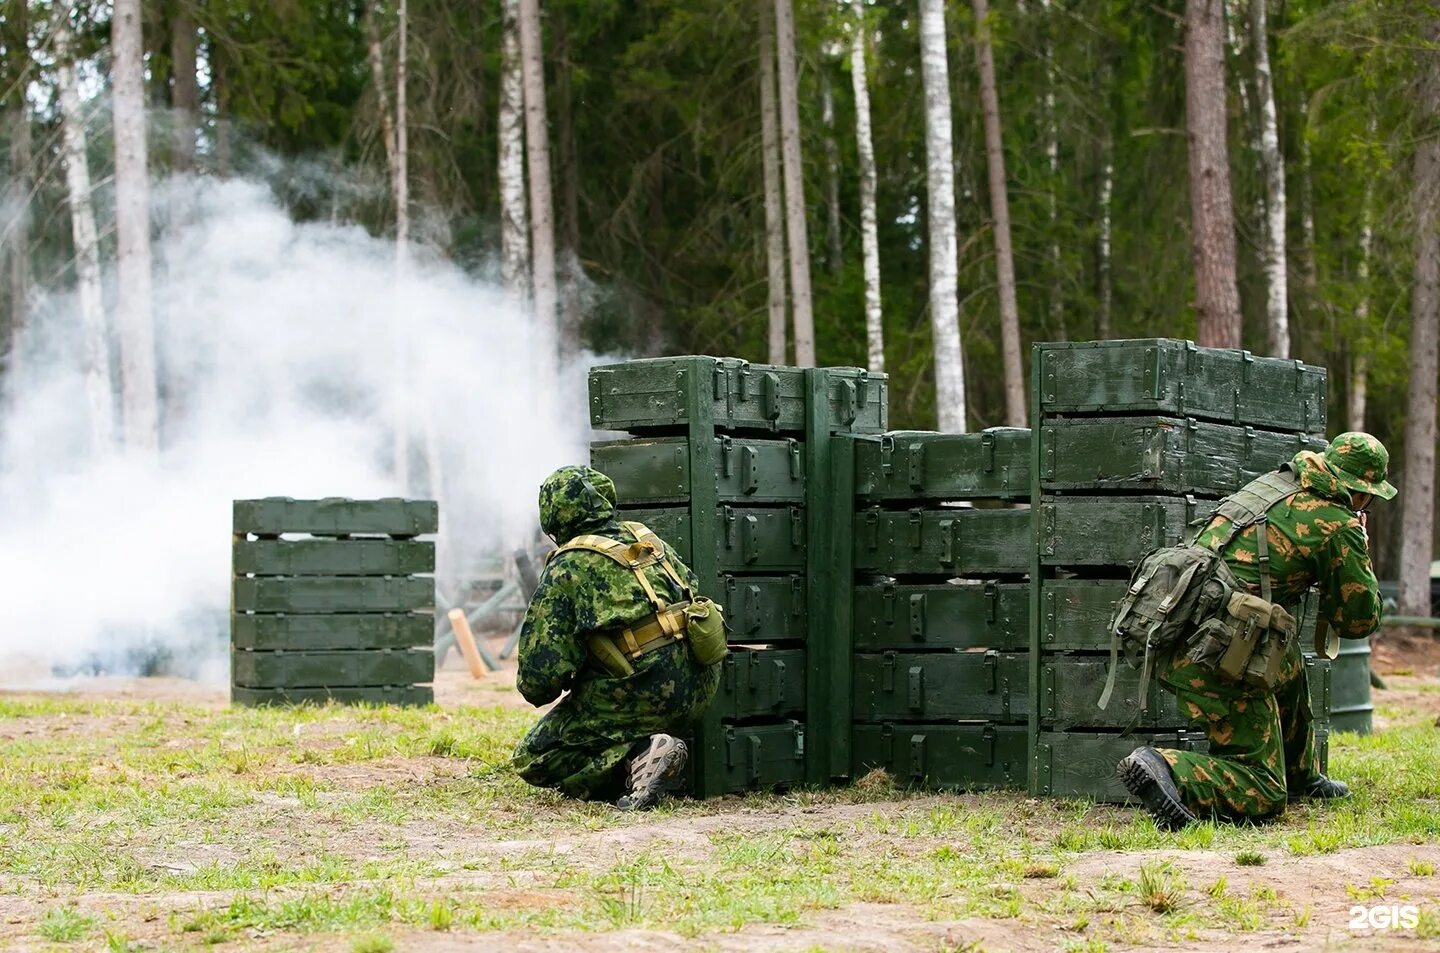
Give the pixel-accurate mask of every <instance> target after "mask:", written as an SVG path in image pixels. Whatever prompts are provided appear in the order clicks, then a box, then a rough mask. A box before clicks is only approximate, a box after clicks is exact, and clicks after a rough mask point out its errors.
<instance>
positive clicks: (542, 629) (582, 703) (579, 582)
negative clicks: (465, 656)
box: [514, 466, 725, 810]
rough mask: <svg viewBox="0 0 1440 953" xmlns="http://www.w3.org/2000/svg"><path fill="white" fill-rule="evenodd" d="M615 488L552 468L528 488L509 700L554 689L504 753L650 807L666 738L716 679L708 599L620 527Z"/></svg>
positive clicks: (594, 792)
mask: <svg viewBox="0 0 1440 953" xmlns="http://www.w3.org/2000/svg"><path fill="white" fill-rule="evenodd" d="M615 506H616V496H615V484H614V483H613V482H612V481H611V480H610V478H609V477H607V476H605V475H604V474H603V473H600V472H599V471H598V470H592V469H590V468H589V467H575V466H571V467H562V468H560V469H559V470H556V471H555V472H554V473H552V474H551V475H550V476H549V477H547V478H546V479H545V482H544V483H543V484H541V486H540V525H541V528H542V529H544V530H545V532H546V533H547V534H548V535H549V536H550V537H551V538H552V539H554V540H555V542H556V543H558V544H559V545H560V548H559V549H557V550H556V551H555V552H554V553H552V554H551V556H550V559H549V561H548V562H547V564H546V566H545V571H544V573H543V574H542V575H541V577H540V585H539V587H538V588H537V589H536V590H535V595H534V597H533V598H532V600H531V602H530V608H529V611H528V612H526V614H525V622H524V625H523V627H522V629H521V632H520V669H519V673H518V675H517V678H516V684H517V687H518V688H519V689H520V694H522V695H524V696H525V700H526V701H528V702H530V703H531V704H532V705H537V706H539V705H545V704H548V703H550V702H552V701H554V700H555V699H556V698H558V697H559V696H560V694H561V693H562V692H566V691H568V692H569V694H568V695H566V696H565V697H564V698H563V699H561V700H560V702H559V703H558V704H557V705H555V707H554V708H552V709H551V710H550V711H549V712H548V713H547V714H546V715H545V716H544V717H543V718H541V719H540V721H539V722H538V723H536V724H535V726H534V727H532V728H531V729H530V731H529V733H527V734H526V735H525V737H524V739H523V740H522V741H521V742H520V745H519V747H518V748H516V749H515V760H514V766H515V768H516V770H517V771H518V772H519V774H520V776H521V777H522V778H524V779H525V780H526V781H528V782H530V783H531V784H534V785H537V786H539V787H548V788H556V789H557V790H559V791H561V792H562V793H564V794H566V795H568V796H570V797H576V798H584V799H587V800H615V799H616V798H617V797H618V801H617V802H616V803H617V806H618V807H620V808H621V809H623V810H633V809H637V808H648V807H653V806H654V805H655V804H656V802H657V801H658V799H659V797H660V794H661V793H662V791H663V790H665V788H666V787H667V786H668V785H669V784H670V782H673V781H675V780H677V779H678V778H680V776H681V774H682V772H683V770H684V767H685V762H686V758H687V752H686V748H685V743H684V742H683V741H681V740H680V739H679V738H678V737H676V735H677V734H678V733H680V732H682V731H683V730H684V729H685V727H686V726H687V725H689V724H690V723H691V722H693V721H695V720H696V719H697V718H699V716H700V715H701V714H702V713H703V712H704V710H705V708H706V706H707V705H709V704H710V701H711V699H712V698H713V697H714V696H715V690H716V688H717V687H718V685H719V682H720V666H719V665H718V664H717V663H718V662H719V661H720V659H721V658H723V657H724V654H725V633H724V625H723V620H722V618H721V615H720V607H719V606H717V605H715V604H714V603H712V602H710V601H709V600H708V599H705V598H704V597H702V596H699V595H697V594H696V592H695V590H696V587H697V585H698V580H697V579H696V577H695V574H694V573H692V572H691V571H690V569H689V567H687V566H686V565H685V564H684V563H683V562H681V561H680V560H679V559H678V558H677V557H676V556H675V553H674V551H673V550H672V549H671V548H670V547H669V546H668V545H667V544H666V543H664V542H663V541H662V540H661V539H660V538H659V537H658V536H656V535H655V534H654V533H652V532H650V531H649V530H648V529H646V528H645V527H644V526H643V525H641V524H639V523H630V522H621V521H620V520H619V519H618V516H617V513H616V508H615Z"/></svg>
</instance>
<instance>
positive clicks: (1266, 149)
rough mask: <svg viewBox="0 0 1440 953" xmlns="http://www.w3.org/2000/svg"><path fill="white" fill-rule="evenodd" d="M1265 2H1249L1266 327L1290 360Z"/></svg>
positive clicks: (1281, 171)
mask: <svg viewBox="0 0 1440 953" xmlns="http://www.w3.org/2000/svg"><path fill="white" fill-rule="evenodd" d="M1266 2H1267V0H1250V32H1251V42H1252V44H1253V45H1254V49H1255V97H1256V99H1257V100H1259V106H1260V167H1261V169H1262V170H1263V172H1264V174H1265V254H1264V259H1265V290H1266V294H1265V326H1266V328H1267V330H1268V331H1269V338H1270V353H1271V355H1273V356H1274V357H1289V356H1290V316H1289V307H1290V306H1289V300H1288V297H1287V296H1288V287H1289V286H1288V285H1287V284H1286V281H1287V278H1286V266H1285V160H1284V157H1283V156H1281V154H1280V133H1279V128H1278V122H1277V120H1276V117H1275V83H1274V79H1273V78H1272V75H1271V72H1270V39H1269V37H1270V32H1269V27H1268V26H1267V23H1266V11H1265V4H1266Z"/></svg>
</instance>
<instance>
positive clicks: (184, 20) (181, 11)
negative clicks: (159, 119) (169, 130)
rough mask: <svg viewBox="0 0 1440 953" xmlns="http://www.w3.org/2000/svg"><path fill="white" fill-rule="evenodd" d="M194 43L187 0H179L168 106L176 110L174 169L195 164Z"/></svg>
mask: <svg viewBox="0 0 1440 953" xmlns="http://www.w3.org/2000/svg"><path fill="white" fill-rule="evenodd" d="M195 46H196V32H195V17H194V15H193V14H192V13H191V11H190V6H189V0H179V2H178V3H176V4H175V7H174V9H173V11H172V19H171V22H170V59H171V61H172V62H171V74H172V78H171V85H170V106H171V108H172V109H173V110H174V113H175V116H174V120H175V136H174V142H173V145H172V148H171V154H170V165H171V167H172V168H173V169H174V170H175V171H176V172H189V171H191V170H192V169H193V168H194V167H195V129H196V126H197V125H198V124H199V121H200V84H199V82H198V81H197V79H196V76H195V68H196V54H195Z"/></svg>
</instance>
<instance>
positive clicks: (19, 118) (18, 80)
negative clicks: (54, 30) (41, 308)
mask: <svg viewBox="0 0 1440 953" xmlns="http://www.w3.org/2000/svg"><path fill="white" fill-rule="evenodd" d="M5 49H6V57H7V59H8V61H9V62H8V65H9V68H8V69H7V70H6V71H5V73H4V76H5V82H6V84H7V87H8V89H9V92H10V95H9V97H8V99H7V101H6V102H5V112H6V114H7V115H8V116H9V118H10V156H9V159H10V179H9V182H8V183H7V184H6V194H5V202H4V204H5V207H6V208H7V209H9V210H10V214H11V217H10V219H9V220H8V221H4V222H0V229H3V231H0V235H3V238H4V241H3V242H0V245H3V246H4V247H5V248H6V249H7V250H8V255H7V256H6V258H7V265H8V269H7V270H8V278H9V281H8V285H9V289H8V290H9V295H8V303H9V308H8V314H7V316H6V318H5V323H4V326H3V329H0V332H3V338H0V355H3V356H4V358H5V373H6V374H7V375H9V376H11V377H12V378H13V376H14V375H16V374H17V373H19V372H20V370H21V367H20V338H21V336H22V335H23V333H24V331H25V324H26V322H27V321H28V320H29V315H30V282H31V263H30V189H31V183H32V181H33V180H32V170H31V168H30V162H31V144H30V104H29V102H28V101H27V100H26V98H25V85H26V84H25V81H24V77H25V76H26V74H28V72H29V70H30V19H29V3H28V0H10V3H9V4H8V5H7V7H6V9H5Z"/></svg>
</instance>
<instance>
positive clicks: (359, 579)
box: [232, 576, 435, 613]
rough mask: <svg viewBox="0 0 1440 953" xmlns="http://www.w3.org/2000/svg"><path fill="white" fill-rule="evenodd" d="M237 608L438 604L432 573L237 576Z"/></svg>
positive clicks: (398, 608) (381, 608)
mask: <svg viewBox="0 0 1440 953" xmlns="http://www.w3.org/2000/svg"><path fill="white" fill-rule="evenodd" d="M233 595H234V600H233V602H232V605H233V608H234V609H235V611H237V612H296V613H313V612H410V611H412V610H416V609H434V608H435V579H434V578H433V577H431V576H389V577H385V576H284V577H267V576H257V577H249V578H247V577H244V576H240V577H237V578H236V579H235V580H234V589H233Z"/></svg>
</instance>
